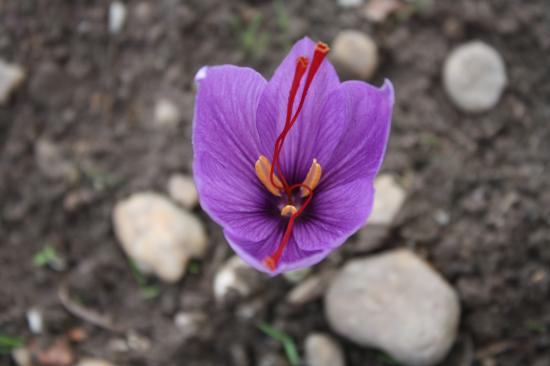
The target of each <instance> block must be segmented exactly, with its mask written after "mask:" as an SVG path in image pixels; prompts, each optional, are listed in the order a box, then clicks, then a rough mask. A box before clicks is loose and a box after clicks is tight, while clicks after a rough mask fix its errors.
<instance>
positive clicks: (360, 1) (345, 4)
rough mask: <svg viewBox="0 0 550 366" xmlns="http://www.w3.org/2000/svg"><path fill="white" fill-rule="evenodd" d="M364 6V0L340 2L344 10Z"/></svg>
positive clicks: (340, 0) (342, 0)
mask: <svg viewBox="0 0 550 366" xmlns="http://www.w3.org/2000/svg"><path fill="white" fill-rule="evenodd" d="M361 4H363V0H338V5H340V6H341V7H343V8H355V7H358V6H360V5H361Z"/></svg>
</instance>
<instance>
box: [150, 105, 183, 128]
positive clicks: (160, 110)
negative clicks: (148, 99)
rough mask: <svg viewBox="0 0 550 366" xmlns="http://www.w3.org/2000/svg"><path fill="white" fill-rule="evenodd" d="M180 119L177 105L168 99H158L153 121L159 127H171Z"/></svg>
mask: <svg viewBox="0 0 550 366" xmlns="http://www.w3.org/2000/svg"><path fill="white" fill-rule="evenodd" d="M180 120H181V114H180V111H179V109H178V107H177V106H176V105H175V104H174V103H173V102H172V101H171V100H169V99H159V100H158V101H157V103H156V104H155V123H156V124H157V125H158V126H160V127H173V126H177V124H178V123H179V122H180Z"/></svg>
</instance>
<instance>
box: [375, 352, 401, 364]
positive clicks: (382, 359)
mask: <svg viewBox="0 0 550 366" xmlns="http://www.w3.org/2000/svg"><path fill="white" fill-rule="evenodd" d="M378 361H380V362H382V363H383V364H385V365H389V366H399V362H397V361H396V360H394V359H393V358H391V357H390V356H388V355H387V354H385V353H379V354H378Z"/></svg>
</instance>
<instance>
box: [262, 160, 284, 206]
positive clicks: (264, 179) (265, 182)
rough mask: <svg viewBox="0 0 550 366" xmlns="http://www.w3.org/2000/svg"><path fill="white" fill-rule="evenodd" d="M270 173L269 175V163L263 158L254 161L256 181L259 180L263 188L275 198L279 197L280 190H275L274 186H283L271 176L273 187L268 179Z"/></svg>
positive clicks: (275, 177)
mask: <svg viewBox="0 0 550 366" xmlns="http://www.w3.org/2000/svg"><path fill="white" fill-rule="evenodd" d="M270 173H271V163H270V162H269V160H268V159H267V158H266V157H265V156H263V155H260V157H259V158H258V160H257V161H256V175H257V176H258V179H259V180H260V182H262V184H263V185H264V186H265V188H267V190H268V191H269V192H271V193H272V194H274V195H275V196H277V197H281V190H280V189H279V188H277V187H276V186H275V185H277V186H279V187H282V186H283V184H282V183H281V181H280V180H279V178H278V177H277V175H276V174H275V175H273V182H274V183H275V185H273V183H271V179H270V177H269V175H270Z"/></svg>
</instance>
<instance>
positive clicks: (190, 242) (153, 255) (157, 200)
mask: <svg viewBox="0 0 550 366" xmlns="http://www.w3.org/2000/svg"><path fill="white" fill-rule="evenodd" d="M113 223H114V227H115V233H116V235H117V237H118V239H119V241H120V242H121V244H122V247H123V249H124V251H125V252H126V254H128V256H129V257H130V258H132V259H133V260H134V261H135V262H136V264H137V265H138V266H139V267H140V269H141V270H143V271H144V272H147V273H154V274H155V275H156V276H157V277H159V278H161V279H162V280H164V281H167V282H175V281H177V280H179V279H180V278H181V277H182V276H183V274H184V272H185V269H186V268H187V262H188V261H189V259H190V258H192V257H197V258H200V257H202V256H203V255H204V253H205V251H206V246H207V238H206V233H205V230H204V227H203V225H202V223H201V222H200V220H198V219H197V218H196V217H195V216H193V215H192V214H190V213H188V212H186V211H184V210H182V209H180V208H178V207H177V206H176V205H175V204H173V203H172V202H171V201H169V200H168V199H167V198H165V197H164V196H162V195H160V194H157V193H152V192H142V193H136V194H134V195H132V196H131V197H129V198H127V199H126V200H123V201H121V202H119V203H117V205H116V206H115V208H114V210H113Z"/></svg>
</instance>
